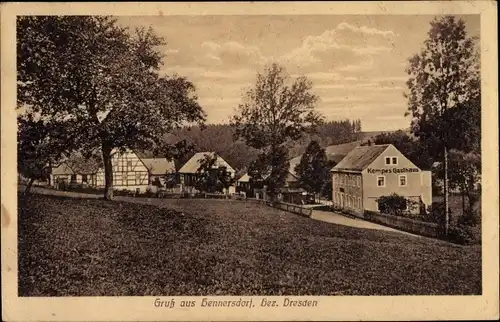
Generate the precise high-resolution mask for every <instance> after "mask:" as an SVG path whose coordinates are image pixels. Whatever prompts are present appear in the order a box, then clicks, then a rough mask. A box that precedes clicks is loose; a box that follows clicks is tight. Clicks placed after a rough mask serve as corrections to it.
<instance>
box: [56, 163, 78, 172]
mask: <svg viewBox="0 0 500 322" xmlns="http://www.w3.org/2000/svg"><path fill="white" fill-rule="evenodd" d="M51 170H52V171H51V174H52V175H68V174H75V171H73V169H71V167H70V166H69V165H68V164H67V163H66V162H64V163H62V164H60V165H59V166H58V167H55V168H52V169H51Z"/></svg>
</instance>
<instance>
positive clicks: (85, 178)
mask: <svg viewBox="0 0 500 322" xmlns="http://www.w3.org/2000/svg"><path fill="white" fill-rule="evenodd" d="M82 182H85V183H87V182H88V179H87V175H86V174H82Z"/></svg>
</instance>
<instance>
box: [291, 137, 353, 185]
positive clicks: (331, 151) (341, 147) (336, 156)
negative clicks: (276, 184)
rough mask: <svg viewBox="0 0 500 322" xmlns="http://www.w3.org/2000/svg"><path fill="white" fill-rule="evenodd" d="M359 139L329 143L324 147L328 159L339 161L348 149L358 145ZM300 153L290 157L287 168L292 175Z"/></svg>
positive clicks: (298, 161)
mask: <svg viewBox="0 0 500 322" xmlns="http://www.w3.org/2000/svg"><path fill="white" fill-rule="evenodd" d="M360 144H361V141H353V142H348V143H342V144H336V145H329V146H327V147H326V148H325V154H326V158H327V160H328V161H333V162H335V164H337V163H339V162H340V160H342V159H343V158H344V157H345V156H346V155H347V153H349V151H351V150H352V149H354V148H355V147H357V146H359V145H360ZM301 158H302V155H299V156H298V157H295V158H293V159H290V169H289V170H288V171H289V172H290V173H291V174H292V175H294V176H297V174H296V173H295V167H296V166H297V164H299V163H300V159H301Z"/></svg>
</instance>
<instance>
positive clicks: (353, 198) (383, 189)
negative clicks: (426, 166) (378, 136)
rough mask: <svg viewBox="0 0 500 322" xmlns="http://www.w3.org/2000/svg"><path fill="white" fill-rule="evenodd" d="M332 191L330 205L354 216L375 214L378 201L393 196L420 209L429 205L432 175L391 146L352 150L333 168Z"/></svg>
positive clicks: (430, 202) (364, 147) (363, 147)
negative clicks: (368, 213)
mask: <svg viewBox="0 0 500 322" xmlns="http://www.w3.org/2000/svg"><path fill="white" fill-rule="evenodd" d="M332 190H333V191H332V199H333V205H334V206H335V207H336V208H339V209H343V210H347V211H349V212H352V213H355V214H363V212H364V211H365V210H369V211H375V212H378V211H379V205H378V201H377V200H378V198H380V197H382V196H389V195H391V194H394V193H396V194H398V195H400V196H404V197H405V198H406V199H409V200H412V201H414V202H416V203H417V204H418V205H420V206H425V207H427V206H430V205H431V204H432V178H431V172H430V171H422V170H421V169H420V168H418V167H417V166H415V165H414V164H413V163H412V162H411V161H410V160H408V158H406V157H405V156H404V155H403V154H402V153H401V152H400V151H399V150H398V149H396V148H395V147H394V146H393V145H391V144H386V145H370V146H359V147H356V148H354V149H353V150H351V151H350V152H349V153H348V154H347V155H346V156H345V157H344V158H343V159H342V160H341V161H340V162H339V163H338V164H337V165H336V166H335V167H334V168H333V169H332ZM413 211H414V212H419V211H420V207H416V209H413Z"/></svg>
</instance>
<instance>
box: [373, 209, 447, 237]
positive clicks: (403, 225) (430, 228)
mask: <svg viewBox="0 0 500 322" xmlns="http://www.w3.org/2000/svg"><path fill="white" fill-rule="evenodd" d="M363 218H364V219H365V220H369V221H371V222H374V223H378V224H382V225H385V226H388V227H392V228H396V229H400V230H403V231H406V232H409V233H413V234H417V235H422V236H427V237H438V236H439V230H438V225H437V224H435V223H428V222H423V221H419V220H413V219H410V218H405V217H399V216H392V215H386V214H381V213H377V212H373V211H365V213H364V216H363Z"/></svg>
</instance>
